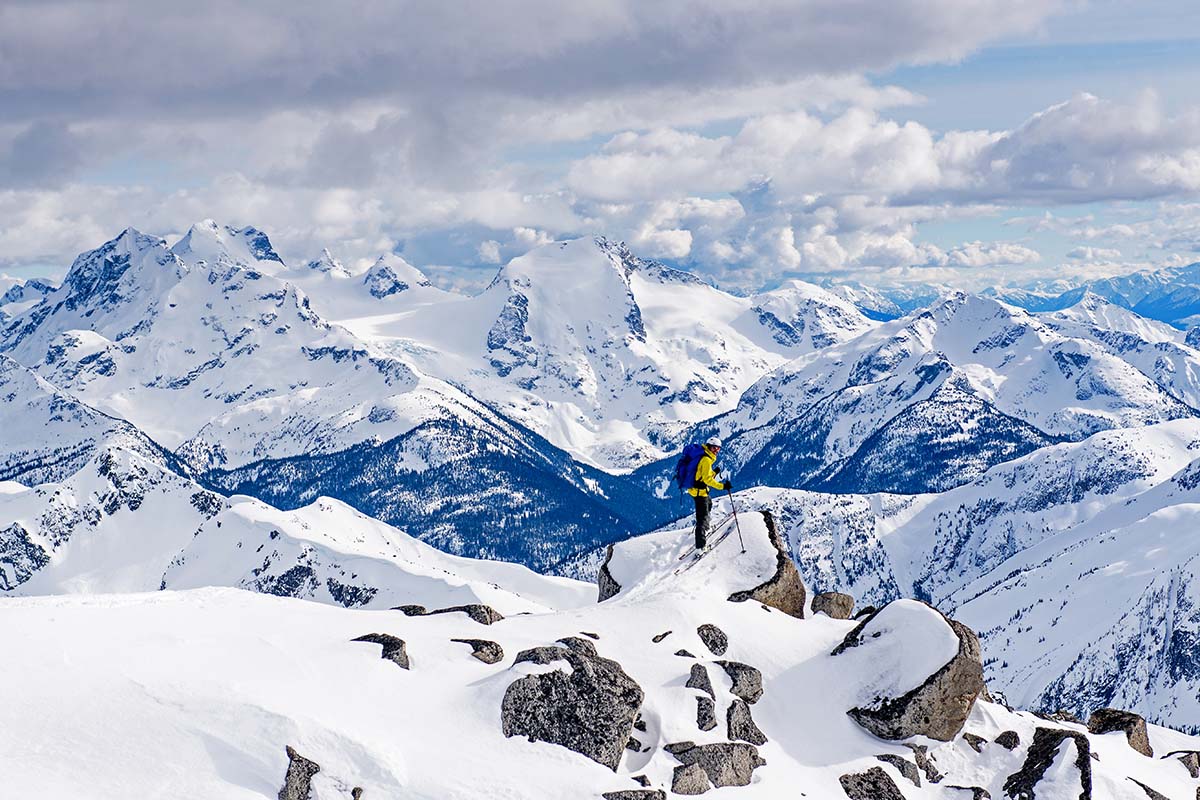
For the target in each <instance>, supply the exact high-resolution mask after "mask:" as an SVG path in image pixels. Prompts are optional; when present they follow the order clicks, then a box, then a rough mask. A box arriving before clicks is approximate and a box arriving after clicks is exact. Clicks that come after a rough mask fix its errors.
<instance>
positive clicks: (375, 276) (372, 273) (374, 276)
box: [362, 253, 433, 300]
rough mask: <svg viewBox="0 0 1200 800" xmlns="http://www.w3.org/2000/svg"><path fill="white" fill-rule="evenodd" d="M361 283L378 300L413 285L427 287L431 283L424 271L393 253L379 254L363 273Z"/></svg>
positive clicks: (406, 289) (403, 290)
mask: <svg viewBox="0 0 1200 800" xmlns="http://www.w3.org/2000/svg"><path fill="white" fill-rule="evenodd" d="M362 283H363V285H364V286H366V287H367V291H368V292H369V293H370V295H371V296H372V297H374V298H376V299H379V300H382V299H383V298H385V297H390V296H391V295H394V294H399V293H400V292H406V291H408V290H409V289H411V288H413V287H418V288H429V287H431V286H432V285H433V284H431V283H430V282H429V278H427V277H425V273H423V272H421V270H419V269H417V268H416V267H414V266H413V265H412V264H409V263H408V262H407V261H405V260H404V259H403V258H401V257H400V256H398V255H396V254H395V253H387V254H385V255H382V256H380V257H379V258H378V259H377V260H376V261H375V263H374V264H372V265H371V268H370V269H368V270H367V271H366V273H365V274H364V275H363V279H362Z"/></svg>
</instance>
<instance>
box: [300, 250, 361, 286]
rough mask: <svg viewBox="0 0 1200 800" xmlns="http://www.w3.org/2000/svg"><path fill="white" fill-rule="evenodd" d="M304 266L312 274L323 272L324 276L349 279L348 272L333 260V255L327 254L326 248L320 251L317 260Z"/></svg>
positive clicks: (340, 263) (338, 262) (339, 262)
mask: <svg viewBox="0 0 1200 800" xmlns="http://www.w3.org/2000/svg"><path fill="white" fill-rule="evenodd" d="M304 266H305V268H307V269H309V270H312V271H313V272H323V273H325V274H326V275H334V276H337V277H339V278H345V277H349V275H350V271H349V270H348V269H346V267H345V266H344V265H343V264H342V262H341V261H338V260H337V259H336V258H334V256H333V253H331V252H329V248H328V247H326V248H323V249H322V250H321V255H320V256H319V257H318V258H315V259H313V260H312V261H309V262H308V263H307V264H305V265H304Z"/></svg>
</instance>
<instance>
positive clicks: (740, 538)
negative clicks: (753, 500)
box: [725, 489, 746, 553]
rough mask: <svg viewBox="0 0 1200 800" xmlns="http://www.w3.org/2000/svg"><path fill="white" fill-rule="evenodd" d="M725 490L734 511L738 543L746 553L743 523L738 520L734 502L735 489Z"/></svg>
mask: <svg viewBox="0 0 1200 800" xmlns="http://www.w3.org/2000/svg"><path fill="white" fill-rule="evenodd" d="M725 491H726V492H728V493H729V510H730V511H732V512H733V524H734V526H735V527H736V528H737V532H738V544H740V545H741V546H742V552H743V553H744V552H746V541H745V540H744V539H742V525H741V523H740V522H738V518H737V506H735V505H734V504H733V489H726V490H725Z"/></svg>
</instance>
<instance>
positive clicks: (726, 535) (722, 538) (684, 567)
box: [671, 514, 734, 575]
mask: <svg viewBox="0 0 1200 800" xmlns="http://www.w3.org/2000/svg"><path fill="white" fill-rule="evenodd" d="M730 519H733V515H732V514H730V515H729V519H727V520H725V521H724V522H722V523H721V524H722V525H724V524H726V523H728V522H729V520H730ZM715 530H716V529H714V532H715ZM733 531H734V529H733V528H732V527H731V528H729V529H728V530H727V531H725V532H724V533H722V534H721V535H720V536H718V537H717V538H716V539H714V540H713V543H712V544H711V545H709V547H708V549H707V550H705V551H703V552H700V553H697V552H696V548H695V547H693V548H692V549H691V550H690V551H689V553H690V554H691V555H693V556H694V558H692V560H691V561H689V562H687V563H686V564H683V565H681V566H679V567H676V568H675V570H674V571H673V572H672V573H671V574H672V575H680V574H682V573H684V572H687V571H688V570H689V569H691V568H692V567H694V566H696V564H698V563H700V559H702V558H704V557H705V556H706V555H708V554H709V553H711V552H712V551H714V550H716V549H717V546H718V545H719V544H721V542H723V541H725V540H726V539H727V538H729V534H731V533H733ZM685 555H686V554H685ZM681 560H682V559H681Z"/></svg>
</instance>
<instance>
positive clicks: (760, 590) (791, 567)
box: [718, 511, 806, 655]
mask: <svg viewBox="0 0 1200 800" xmlns="http://www.w3.org/2000/svg"><path fill="white" fill-rule="evenodd" d="M762 517H763V521H764V522H765V523H766V526H767V538H768V540H769V541H770V542H771V546H772V547H774V548H775V574H773V575H772V576H771V577H770V578H769V579H768V580H767V581H766V582H765V583H762V584H759V585H758V586H756V587H754V588H753V589H749V590H745V591H740V592H734V593H733V594H731V595H730V596H729V599H730V600H731V601H732V602H734V603H741V602H745V601H746V600H757V601H758V602H760V603H762V604H764V605H768V606H771V607H773V608H778V609H779V610H780V611H782V612H783V613H785V614H791V615H792V616H793V617H798V618H799V619H804V601H805V596H806V591H805V589H804V581H803V579H801V577H800V571H799V570H797V569H796V564H795V562H793V561H792V558H791V556H790V555H788V552H787V548H786V547H784V546H783V543H782V541H781V540H780V538H779V534H778V533H777V532H776V530H775V518H774V517H772V516H771V513H770V512H769V511H763V512H762ZM718 655H719V654H718Z"/></svg>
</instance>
